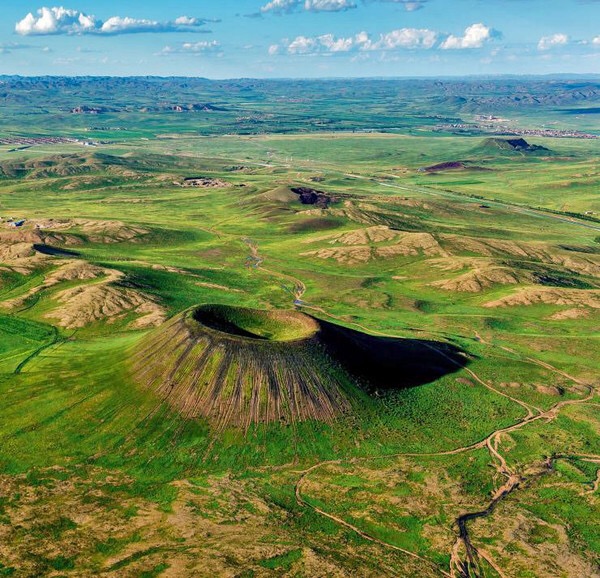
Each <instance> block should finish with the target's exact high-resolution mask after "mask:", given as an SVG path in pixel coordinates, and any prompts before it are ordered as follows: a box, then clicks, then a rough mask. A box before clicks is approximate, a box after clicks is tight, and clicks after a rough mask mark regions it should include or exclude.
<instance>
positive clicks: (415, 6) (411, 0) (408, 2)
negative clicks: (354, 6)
mask: <svg viewBox="0 0 600 578" xmlns="http://www.w3.org/2000/svg"><path fill="white" fill-rule="evenodd" d="M372 1H377V0H372ZM378 1H379V2H390V3H393V4H401V5H402V7H403V8H404V9H405V10H406V11H407V12H415V11H417V10H421V8H425V4H426V3H427V2H428V0H378Z"/></svg>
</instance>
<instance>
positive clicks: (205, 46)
mask: <svg viewBox="0 0 600 578" xmlns="http://www.w3.org/2000/svg"><path fill="white" fill-rule="evenodd" d="M220 50H221V44H220V43H219V42H217V41H216V40H212V41H201V42H184V43H183V44H181V45H180V46H175V47H173V46H165V47H164V48H163V49H162V51H161V52H160V54H162V55H165V54H203V53H207V52H219V51H220Z"/></svg>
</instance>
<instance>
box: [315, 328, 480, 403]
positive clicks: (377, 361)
mask: <svg viewBox="0 0 600 578" xmlns="http://www.w3.org/2000/svg"><path fill="white" fill-rule="evenodd" d="M318 322H319V325H320V335H319V337H320V339H321V342H322V344H323V345H324V346H325V348H326V350H327V352H328V354H329V355H330V356H331V357H332V358H333V359H335V360H336V361H337V362H338V363H339V364H340V365H341V366H342V367H344V369H346V371H347V372H348V373H349V374H350V375H352V376H354V377H355V378H357V379H359V380H360V382H361V385H362V387H363V388H364V389H366V390H367V392H370V393H372V392H374V391H376V390H393V389H403V388H408V387H416V386H419V385H425V384H426V383H431V382H433V381H435V380H437V379H440V378H441V377H444V376H445V375H450V374H452V373H456V372H458V371H460V370H461V369H462V368H463V367H465V366H467V365H468V364H469V358H468V356H467V353H466V352H465V351H463V350H462V349H460V348H459V347H456V346H455V345H452V344H450V343H446V342H440V341H430V340H426V339H404V338H402V339H401V338H392V337H377V336H373V335H368V334H366V333H362V332H360V331H355V330H354V329H349V328H347V327H342V326H340V325H335V324H334V323H330V322H328V321H323V320H321V319H319V320H318Z"/></svg>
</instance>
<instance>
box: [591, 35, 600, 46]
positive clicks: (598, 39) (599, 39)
mask: <svg viewBox="0 0 600 578" xmlns="http://www.w3.org/2000/svg"><path fill="white" fill-rule="evenodd" d="M592 44H593V45H594V46H600V36H596V38H594V39H593V40H592Z"/></svg>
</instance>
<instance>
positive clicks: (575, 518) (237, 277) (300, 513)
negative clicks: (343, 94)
mask: <svg viewBox="0 0 600 578" xmlns="http://www.w3.org/2000/svg"><path fill="white" fill-rule="evenodd" d="M361 86H362V85H361ZM207 90H208V89H207ZM211 90H212V89H211ZM215 90H216V89H215ZM273 90H274V89H273ZM278 90H283V89H278ZM357 92H358V96H356V97H355V100H352V99H350V97H348V98H349V100H348V102H346V103H345V105H344V104H339V103H338V105H337V108H336V107H335V106H334V105H333V103H331V102H329V103H328V104H327V106H325V107H324V108H323V109H322V110H321V112H322V114H323V116H325V115H326V114H331V116H332V117H335V122H336V123H342V124H343V123H344V122H347V123H349V126H355V128H358V129H360V128H361V127H362V128H363V129H364V128H367V127H369V124H371V121H374V119H379V120H378V122H381V125H382V127H383V126H384V125H385V124H387V125H388V126H394V127H396V128H397V127H398V126H399V125H401V124H402V123H401V122H400V115H399V114H397V113H393V112H390V109H389V106H390V104H389V103H390V102H392V101H391V100H390V99H391V97H390V96H389V95H387V93H385V91H384V92H382V95H383V96H381V99H382V100H381V101H378V102H374V103H373V102H371V103H370V104H369V106H367V107H365V111H366V112H365V114H364V117H363V118H360V119H359V120H360V122H357V121H354V120H353V121H350V120H349V119H350V118H355V114H356V110H357V107H358V106H359V105H360V103H361V102H363V103H364V95H361V92H360V90H358V89H357ZM60 94H61V93H60V91H59V93H58V96H56V97H55V99H56V102H59V103H60V104H57V105H56V106H60V107H63V104H62V102H61V101H60V98H64V97H61V96H60ZM274 94H275V95H277V94H278V93H277V92H275V93H274ZM207 98H208V97H207ZM361 99H362V100H361ZM142 100H143V99H142ZM69 102H70V103H73V102H74V101H73V100H72V99H70V100H69ZM382 103H387V104H386V105H385V106H384V104H382ZM77 104H79V103H77ZM65 105H66V103H65ZM379 105H381V106H382V107H383V109H381V110H380V109H378V106H379ZM247 106H251V105H250V104H248V103H247ZM256 106H257V108H260V107H261V106H262V107H264V110H262V113H264V112H265V110H268V109H269V107H268V106H267V105H266V104H264V103H263V104H262V105H260V106H259V105H258V104H257V105H256ZM283 109H285V107H283ZM283 109H282V110H283ZM61 110H62V108H61ZM285 110H288V112H289V113H290V114H292V112H291V111H293V113H294V114H297V113H298V111H297V110H296V105H295V104H294V103H291V104H290V107H289V108H288V109H285ZM382 110H384V112H385V114H384V115H383V116H381V115H378V113H381V112H382ZM245 112H247V110H246V111H245ZM447 112H448V116H450V115H451V114H454V113H455V111H454V110H448V111H447ZM279 113H281V110H278V114H279ZM240 114H241V113H240V112H239V111H236V112H235V115H234V114H233V113H229V112H228V113H224V115H225V119H221V120H213V119H214V118H215V116H216V115H219V112H214V111H213V112H210V113H202V112H198V113H183V115H182V114H175V113H172V112H164V111H159V112H155V113H150V114H149V113H143V114H142V113H139V112H135V113H126V112H123V111H120V112H118V113H112V112H107V113H105V114H101V115H98V118H94V120H93V122H94V124H97V123H100V122H101V123H102V124H106V125H111V126H112V125H114V124H115V123H116V122H117V121H118V120H119V121H120V122H122V123H123V124H125V123H126V124H127V128H128V130H127V131H121V130H119V131H112V132H111V131H105V130H103V131H98V133H97V134H96V133H94V132H93V131H91V132H90V133H89V137H88V138H98V139H102V140H103V143H102V144H100V145H99V146H98V147H95V148H85V149H84V148H83V147H82V146H81V145H76V144H57V145H52V146H50V145H40V146H35V147H32V148H29V149H26V150H20V151H15V152H9V147H8V146H6V147H3V148H2V150H1V151H0V166H1V167H2V172H3V175H4V176H3V177H2V178H0V214H1V215H2V217H3V219H4V221H3V223H1V224H0V226H1V227H2V229H1V235H0V303H1V307H2V313H1V315H0V353H1V356H0V372H1V374H0V397H1V398H2V399H3V404H2V408H3V409H2V420H1V422H0V448H1V449H0V576H46V575H47V576H93V575H98V573H102V574H105V575H107V576H189V575H199V576H210V575H223V576H238V577H242V576H244V577H250V576H257V577H258V576H356V575H361V576H381V575H390V576H392V575H400V576H408V575H418V576H444V575H446V576H448V575H451V576H486V577H495V576H500V577H502V576H515V577H516V576H519V577H521V576H523V577H529V576H598V575H599V572H600V571H599V570H598V568H599V563H600V538H599V533H598V526H597V522H596V520H597V519H598V514H599V512H598V504H599V501H598V498H599V493H598V492H599V488H598V481H597V480H598V468H599V467H600V466H599V464H600V429H599V428H600V422H599V421H598V417H597V415H598V412H597V410H598V407H599V406H598V400H597V397H596V389H595V388H596V387H597V368H598V362H599V356H598V351H599V349H600V348H599V337H600V336H599V334H598V310H599V309H600V244H599V239H600V222H598V220H597V215H598V212H599V211H600V200H599V197H598V195H597V193H596V189H597V183H598V180H597V179H598V175H597V170H596V167H597V166H598V158H599V157H600V144H598V143H599V142H600V141H598V140H576V139H547V138H532V139H528V140H530V141H531V142H532V143H535V144H540V145H543V146H545V147H546V148H548V149H549V150H550V151H551V154H550V153H549V154H547V155H539V154H536V155H527V154H520V153H519V154H516V153H515V154H505V153H499V152H496V151H493V150H490V149H489V148H486V147H484V146H482V143H483V142H484V140H485V139H484V138H483V137H482V136H458V135H448V134H446V135H444V134H437V133H433V132H431V124H432V123H434V122H439V119H429V120H427V119H426V120H423V119H420V120H419V118H420V117H419V114H423V111H418V110H417V109H416V108H414V109H412V113H411V114H412V116H411V118H410V125H411V126H410V127H408V128H407V127H404V128H398V130H397V131H396V132H395V133H393V134H392V133H381V132H375V133H371V132H368V133H355V134H350V133H346V132H344V133H340V132H339V131H337V132H322V129H321V128H319V130H318V131H315V133H313V134H305V133H302V134H298V131H299V130H300V127H303V126H305V125H306V123H307V122H309V123H310V122H312V121H310V120H307V118H309V119H310V118H312V119H313V120H314V117H313V116H311V115H310V114H308V115H305V116H304V117H303V116H302V115H299V114H298V116H294V118H293V119H292V120H293V122H292V121H290V123H289V125H286V130H285V131H281V132H288V133H289V134H280V132H278V133H276V132H275V131H273V132H271V133H269V134H247V135H243V134H242V135H240V134H237V135H232V134H223V133H224V132H226V130H225V128H224V127H230V126H231V123H233V121H234V119H235V118H237V117H238V116H240ZM522 114H523V116H524V117H525V119H529V120H531V119H534V118H535V114H533V113H530V114H526V113H522ZM561 114H562V113H561ZM230 116H231V118H229V117H230ZM246 116H247V115H244V117H246ZM216 118H217V119H220V118H221V117H219V116H216ZM562 118H564V117H562V116H561V119H562ZM227 119H229V120H227ZM345 119H348V120H345ZM10 122H12V123H13V124H12V125H11V126H10V127H9V120H8V119H7V118H3V119H2V126H3V129H2V130H3V131H5V132H6V133H10V134H14V133H15V132H16V131H17V130H18V131H19V132H20V133H23V132H25V131H27V127H28V126H30V124H29V123H31V122H32V121H31V118H30V117H29V116H27V115H25V117H24V120H23V122H22V124H21V125H19V124H18V122H17V121H15V120H11V121H10ZM244 122H245V121H244ZM520 122H524V120H523V118H521V120H520ZM561 122H565V126H567V127H568V126H569V124H568V122H567V121H562V120H561ZM220 123H223V124H222V125H221V124H220ZM352 123H354V124H352ZM89 124H90V117H87V116H78V115H69V114H67V113H61V114H55V113H53V114H49V115H48V116H47V118H46V119H45V121H44V126H43V128H44V131H48V132H51V131H54V130H56V131H59V130H60V132H61V134H63V135H66V136H73V135H74V136H77V137H79V136H81V134H82V132H81V131H83V129H84V128H85V127H87V126H88V125H89ZM234 124H235V123H234ZM242 124H243V122H242ZM242 124H239V123H238V125H237V126H242ZM335 128H337V129H339V128H340V127H339V126H338V125H336V126H335ZM579 128H580V129H581V127H579ZM254 129H256V126H255V125H254ZM248 131H249V132H250V131H251V128H248ZM254 132H257V131H256V130H255V131H254ZM142 138H143V139H148V140H142ZM453 161H465V162H467V168H462V169H459V170H444V171H432V172H431V171H422V170H419V169H423V168H426V167H430V166H433V165H436V164H439V163H443V162H453ZM200 176H201V177H203V178H205V179H207V180H209V181H211V182H212V185H207V186H204V187H192V186H190V187H187V186H182V183H183V182H184V179H185V178H187V177H200ZM299 186H302V187H310V188H314V189H316V190H318V191H322V192H324V193H326V194H327V195H328V196H329V197H330V199H331V202H330V203H329V205H328V208H317V207H315V206H311V205H303V204H301V203H300V201H299V199H298V196H297V195H296V194H295V193H293V192H292V191H291V188H293V187H299ZM589 211H591V212H592V213H593V214H592V215H585V213H586V212H589ZM8 217H14V218H26V219H27V222H26V224H25V225H24V227H22V228H17V229H14V228H11V227H9V225H8V224H7V222H6V220H7V218H8ZM36 223H39V224H40V228H39V229H37V228H36ZM200 304H220V305H229V306H236V307H239V306H242V307H251V308H259V309H264V310H274V309H282V310H289V309H292V308H294V307H296V308H298V309H300V310H301V311H302V312H304V313H307V314H310V315H313V316H314V317H315V318H317V319H321V320H323V321H326V322H332V323H335V324H337V325H340V326H343V327H346V328H349V329H354V330H358V331H361V332H365V333H367V334H370V335H372V336H374V337H377V338H381V339H386V338H391V337H392V336H393V337H396V338H404V339H418V340H427V341H428V342H432V343H446V344H451V345H452V346H453V347H455V348H457V349H460V350H462V351H463V352H464V355H465V366H464V367H461V368H457V371H455V372H452V373H447V374H445V375H444V376H442V377H440V378H439V379H435V380H433V381H430V382H427V383H422V384H420V385H419V386H417V387H405V386H406V384H407V376H406V375H403V373H402V371H399V373H398V376H397V384H396V387H393V388H387V389H384V390H383V389H382V390H381V391H379V390H377V391H372V390H370V391H368V390H367V389H364V390H361V393H360V395H358V397H357V400H358V401H357V402H353V403H352V404H351V407H352V410H351V411H348V410H347V409H345V410H344V411H340V412H339V414H338V415H336V417H335V419H326V420H318V419H308V420H299V421H296V422H294V423H278V422H277V421H274V420H265V421H262V422H260V421H259V422H253V423H251V424H249V425H248V426H247V427H246V428H239V427H235V426H234V425H232V426H230V427H221V426H219V427H215V424H214V423H213V422H211V420H210V419H206V418H205V417H202V416H198V415H194V416H193V418H192V417H191V416H190V415H189V414H187V415H186V414H185V412H181V411H178V409H177V407H176V406H173V405H170V404H168V403H165V402H164V399H163V397H161V395H159V392H158V391H156V390H155V389H154V388H152V387H150V388H147V387H143V386H142V385H140V383H139V382H138V381H136V379H135V378H134V373H135V371H134V369H133V368H132V358H133V357H134V356H135V352H136V351H139V350H140V347H143V344H144V343H146V342H148V340H150V339H152V335H154V334H155V333H154V332H156V331H160V330H161V328H162V327H164V326H165V325H164V324H165V323H166V324H168V323H171V322H172V320H173V319H176V318H177V316H178V315H179V314H181V313H182V312H184V311H186V310H188V309H190V308H191V307H194V306H197V305H200ZM238 321H239V319H238V320H237V321H236V323H237V322H238ZM239 322H240V323H241V325H243V327H244V329H246V330H252V331H253V332H256V331H266V332H267V333H268V334H269V335H273V334H276V333H277V331H280V330H282V329H281V327H282V326H281V325H277V326H275V325H273V326H271V325H269V323H266V322H265V323H266V325H265V323H260V324H257V322H256V319H255V318H253V317H248V318H247V319H246V318H243V316H242V321H239ZM259 325H260V327H259ZM154 327H158V328H159V329H158V330H157V329H155V328H154ZM257 327H259V329H257ZM265 327H266V329H265ZM284 329H286V331H284V332H283V333H282V335H283V336H284V337H287V336H289V335H292V336H294V337H295V336H296V333H294V331H293V327H285V326H284ZM289 331H291V333H289ZM274 332H275V333H274ZM174 339H175V338H174ZM161 343H162V342H161ZM162 347H164V351H163V350H161V349H159V350H157V351H156V353H155V356H156V357H157V358H160V356H161V355H163V354H164V355H165V356H167V355H169V351H170V350H169V343H168V342H165V343H163V344H162ZM182 359H183V358H182ZM157 362H158V363H160V359H159V360H158V361H157ZM214 363H215V364H216V363H217V361H215V362H214ZM236 363H237V362H236ZM319 363H321V361H320V362H319ZM232 371H233V370H232ZM230 377H231V376H229V377H227V376H226V378H225V379H224V381H225V382H227V383H229V382H230V381H231V380H230ZM200 378H202V376H200ZM353 386H354V387H357V388H359V389H360V387H361V384H360V383H358V384H353ZM503 491H504V492H505V494H503ZM498 497H500V499H499V500H498V502H497V505H495V509H493V511H492V512H491V513H490V515H489V516H487V517H482V518H476V519H473V520H472V521H469V522H468V524H467V528H468V531H469V543H467V542H465V541H464V540H461V539H460V536H459V527H458V526H457V520H458V518H459V517H460V516H462V515H464V514H466V513H474V512H480V511H483V510H485V509H486V508H488V506H490V504H491V503H493V502H494V501H495V500H496V499H497V498H498Z"/></svg>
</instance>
